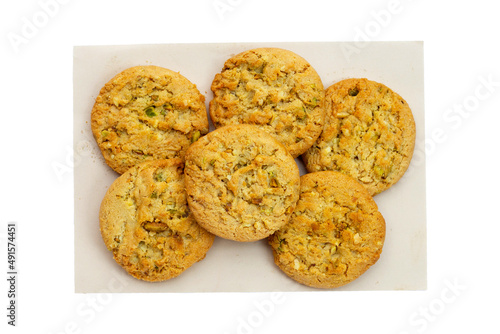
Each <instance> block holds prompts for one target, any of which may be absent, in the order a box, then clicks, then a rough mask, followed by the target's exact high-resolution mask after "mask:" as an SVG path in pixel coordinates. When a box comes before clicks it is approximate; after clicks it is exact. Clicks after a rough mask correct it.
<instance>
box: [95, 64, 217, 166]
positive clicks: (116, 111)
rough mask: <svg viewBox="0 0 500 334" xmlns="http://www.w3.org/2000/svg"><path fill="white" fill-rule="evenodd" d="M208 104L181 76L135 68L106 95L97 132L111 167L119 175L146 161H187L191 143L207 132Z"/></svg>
mask: <svg viewBox="0 0 500 334" xmlns="http://www.w3.org/2000/svg"><path fill="white" fill-rule="evenodd" d="M204 101H205V97H204V96H203V95H201V94H200V92H199V91H198V89H197V88H196V86H195V85H194V84H193V83H191V82H190V81H189V80H188V79H186V78H185V77H183V76H182V75H181V74H179V73H176V72H173V71H171V70H169V69H166V68H162V67H158V66H136V67H131V68H128V69H126V70H124V71H123V72H121V73H119V74H118V75H116V76H115V77H114V78H113V79H111V80H110V81H109V82H108V83H107V84H106V85H105V86H104V87H103V88H102V89H101V91H100V93H99V95H98V96H97V98H96V101H95V104H94V107H93V109H92V115H91V126H92V132H93V134H94V138H95V139H96V141H97V144H98V145H99V148H100V149H101V152H102V154H103V156H104V159H105V161H106V163H107V164H108V165H109V166H110V167H111V168H113V169H114V170H115V171H116V172H118V173H120V174H121V173H124V172H125V171H126V170H127V169H128V168H130V167H132V166H134V165H136V164H138V163H141V162H144V161H151V160H156V159H167V158H175V157H180V158H183V157H184V153H185V150H186V149H187V147H188V146H189V145H190V144H191V142H194V141H196V140H197V139H198V138H199V137H200V136H202V135H204V134H206V133H207V132H208V117H207V111H206V107H205V102H204Z"/></svg>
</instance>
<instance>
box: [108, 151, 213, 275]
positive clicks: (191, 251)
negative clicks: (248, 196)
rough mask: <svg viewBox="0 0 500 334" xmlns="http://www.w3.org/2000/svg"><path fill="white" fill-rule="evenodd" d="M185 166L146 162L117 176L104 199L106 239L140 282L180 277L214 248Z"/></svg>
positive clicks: (178, 161) (172, 162) (178, 162)
mask: <svg viewBox="0 0 500 334" xmlns="http://www.w3.org/2000/svg"><path fill="white" fill-rule="evenodd" d="M183 166H184V164H183V161H182V160H181V159H180V158H173V159H166V160H156V161H150V162H145V163H141V164H139V165H137V166H135V167H133V168H130V169H129V170H128V171H127V172H125V173H124V174H122V175H121V176H120V177H119V178H117V179H116V180H115V181H114V182H113V184H112V185H111V186H110V188H109V189H108V191H107V193H106V195H105V197H104V198H103V200H102V203H101V208H100V212H99V220H100V229H101V235H102V238H103V241H104V243H105V244H106V247H107V248H108V250H110V251H111V252H113V257H114V259H115V261H116V262H117V263H118V264H119V265H120V266H122V267H123V268H124V269H125V270H126V271H127V272H128V273H129V274H130V275H132V276H133V277H135V278H138V279H141V280H145V281H164V280H167V279H170V278H173V277H175V276H178V275H179V274H181V273H182V272H183V271H185V270H186V269H187V268H189V267H190V266H191V265H193V264H194V263H196V262H197V261H200V260H202V259H203V258H204V257H205V255H206V253H207V251H208V250H209V249H210V247H211V246H212V243H213V240H214V235H213V234H211V233H209V232H207V231H206V230H205V229H203V228H202V227H201V226H199V225H198V224H197V223H196V221H195V219H194V217H193V214H192V213H191V212H190V210H189V207H188V204H187V199H186V192H185V187H184V173H183Z"/></svg>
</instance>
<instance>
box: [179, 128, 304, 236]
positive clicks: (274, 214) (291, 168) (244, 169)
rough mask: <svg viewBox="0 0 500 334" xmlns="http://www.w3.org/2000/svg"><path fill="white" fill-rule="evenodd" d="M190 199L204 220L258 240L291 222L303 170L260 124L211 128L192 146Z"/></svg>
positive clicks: (222, 232) (215, 229) (215, 228)
mask: <svg viewBox="0 0 500 334" xmlns="http://www.w3.org/2000/svg"><path fill="white" fill-rule="evenodd" d="M185 174H186V191H187V194H188V203H189V207H190V208H191V211H192V212H193V214H194V216H195V218H196V220H197V221H198V223H199V224H200V225H201V226H203V227H204V228H206V229H207V230H208V231H210V232H212V233H214V234H215V235H218V236H220V237H223V238H226V239H231V240H236V241H255V240H259V239H263V238H265V237H267V236H269V235H270V234H271V233H273V232H274V231H276V230H277V229H278V228H280V227H282V226H283V225H285V224H286V223H287V222H288V219H289V218H290V214H291V213H292V211H293V209H294V208H295V204H296V202H297V200H298V196H299V182H300V174H299V168H298V166H297V164H296V163H295V160H294V159H293V157H292V156H291V155H290V154H289V153H288V151H287V150H286V149H285V147H284V146H283V145H282V144H281V143H279V142H278V141H277V140H276V139H274V138H273V137H272V136H271V135H269V134H268V133H266V132H264V131H262V130H260V129H258V128H257V127H256V126H253V125H247V124H241V125H229V126H225V127H222V128H219V129H217V130H215V131H212V132H210V133H209V134H208V135H206V136H204V137H202V138H200V139H199V140H198V141H197V142H195V143H194V144H192V145H191V146H190V147H189V149H188V150H187V152H186V168H185Z"/></svg>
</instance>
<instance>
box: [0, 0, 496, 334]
mask: <svg viewBox="0 0 500 334" xmlns="http://www.w3.org/2000/svg"><path fill="white" fill-rule="evenodd" d="M47 3H51V5H50V6H49V5H46V4H47ZM465 3H467V5H466V4H465ZM55 4H56V5H55ZM493 4H494V2H493V1H485V0H484V1H483V0H476V1H473V2H470V1H468V2H466V1H455V2H451V1H449V2H446V3H445V2H444V1H442V2H438V1H432V2H431V1H428V0H420V1H418V0H413V1H409V0H399V1H390V0H385V1H378V0H377V1H350V2H348V1H342V2H333V1H313V0H309V1H307V2H306V1H270V0H265V1H264V0H205V1H180V0H177V1H148V0H143V1H141V2H140V5H139V4H138V2H137V1H116V2H112V1H109V2H104V1H76V0H74V1H68V0H65V1H62V0H59V1H56V0H53V1H51V0H45V1H44V0H40V1H33V0H26V1H2V4H1V5H0V22H1V29H2V31H1V35H0V36H1V38H0V43H1V51H0V52H1V53H0V55H1V59H0V60H1V61H0V74H1V76H0V78H1V80H0V98H1V99H0V112H1V118H0V119H1V123H0V124H1V130H0V136H1V137H0V143H1V153H0V156H1V163H0V168H1V169H0V175H1V177H2V179H1V190H2V191H1V195H0V196H1V199H0V223H1V227H0V229H1V230H0V247H1V248H0V254H1V255H0V268H2V270H1V271H0V282H1V284H0V296H1V297H0V309H1V310H2V311H0V319H2V320H0V328H1V331H2V333H5V332H8V333H16V332H18V333H28V332H29V333H54V334H55V333H109V332H119V331H121V332H123V331H126V332H133V331H134V332H139V331H140V332H149V331H153V330H154V331H155V332H156V333H195V332H203V333H276V332H293V333H298V332H305V331H307V332H314V331H321V332H332V333H333V332H335V333H366V332H370V333H395V334H402V333H445V332H446V333H451V332H453V331H460V332H465V331H469V332H472V331H473V332H475V333H498V331H499V327H500V326H499V325H498V321H497V317H498V312H499V311H500V307H499V306H498V304H497V303H496V301H498V298H499V297H500V295H499V289H498V283H497V282H498V278H499V275H498V270H496V267H497V266H498V263H499V256H498V246H497V240H498V235H499V232H500V228H499V224H500V221H499V218H498V215H497V214H496V211H497V208H498V206H499V204H498V200H499V197H500V196H499V195H498V188H499V187H500V180H499V177H498V176H497V170H498V166H497V163H498V160H499V159H498V142H499V139H498V135H497V133H498V124H499V123H500V114H499V105H500V101H499V100H500V68H499V59H500V48H499V42H498V31H500V20H499V19H498V11H497V10H496V7H493ZM217 6H218V7H217ZM217 8H218V9H217ZM30 28H31V29H30ZM356 40H367V41H411V40H422V41H424V56H425V102H426V135H427V144H426V147H425V151H426V153H427V191H428V194H427V231H428V236H427V238H428V239H427V240H428V289H427V290H426V291H410V292H408V291H390V292H348V291H346V292H317V293H287V294H271V293H258V294H256V293H213V294H212V293H204V294H195V293H191V294H189V293H188V294H109V293H108V292H119V291H120V289H121V288H122V286H121V285H120V284H121V282H120V281H113V282H110V285H109V289H108V290H106V291H103V292H102V293H100V294H89V295H84V294H75V293H74V292H73V291H74V283H73V280H74V274H73V272H74V267H73V262H74V260H73V256H74V255H73V250H74V246H73V245H74V235H73V183H72V168H71V166H72V165H71V164H72V161H73V154H72V149H71V147H72V135H73V134H72V130H73V129H72V52H73V46H75V45H108V44H143V43H175V42H180V43H198V42H259V41H262V42H275V41H282V42H290V41H356ZM362 45H363V44H362V43H360V50H361V52H363V51H362ZM488 82H489V83H488ZM417 149H420V150H421V151H423V150H424V148H417ZM54 167H59V168H54ZM12 221H15V222H17V224H18V239H17V241H18V263H17V265H18V268H19V278H18V286H17V290H18V291H17V292H18V299H17V303H18V309H17V312H18V314H17V315H18V318H17V325H18V326H17V327H16V328H12V327H11V326H7V320H8V319H7V317H6V315H7V310H6V308H7V303H8V299H7V291H8V287H7V282H6V276H7V275H6V272H7V254H6V253H7V251H6V248H7V247H6V225H7V223H8V222H12ZM1 263H3V264H1ZM4 329H7V331H5V330H4Z"/></svg>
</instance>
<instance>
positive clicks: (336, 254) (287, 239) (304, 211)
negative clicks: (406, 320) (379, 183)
mask: <svg viewBox="0 0 500 334" xmlns="http://www.w3.org/2000/svg"><path fill="white" fill-rule="evenodd" d="M300 182H301V184H300V198H299V201H298V202H297V207H296V208H295V211H294V212H293V214H292V218H291V219H290V222H289V223H288V224H286V225H285V226H284V227H283V228H281V229H280V230H278V231H277V232H275V233H274V234H273V235H272V236H271V237H269V244H270V245H271V247H272V250H273V254H274V261H275V263H276V264H277V265H278V267H279V268H280V269H281V270H282V271H283V272H284V273H286V274H287V275H288V276H289V277H291V278H292V279H294V280H296V281H297V282H299V283H301V284H304V285H308V286H311V287H316V288H336V287H339V286H342V285H345V284H347V283H349V282H352V281H353V280H355V279H356V278H358V277H359V276H360V275H361V274H363V273H364V272H365V271H366V270H367V269H368V268H369V267H370V266H372V265H373V264H374V263H375V262H376V261H377V260H378V259H379V257H380V254H381V252H382V247H383V244H384V239H385V221H384V218H383V217H382V215H381V214H380V212H379V211H378V208H377V204H376V203H375V201H374V200H373V198H372V197H371V196H370V194H369V193H368V191H367V190H366V189H365V188H364V187H363V186H362V185H361V184H359V183H358V182H357V181H356V180H354V179H352V178H351V177H349V176H347V175H344V174H342V173H339V172H333V171H324V172H316V173H309V174H305V175H303V176H302V177H301V179H300Z"/></svg>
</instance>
